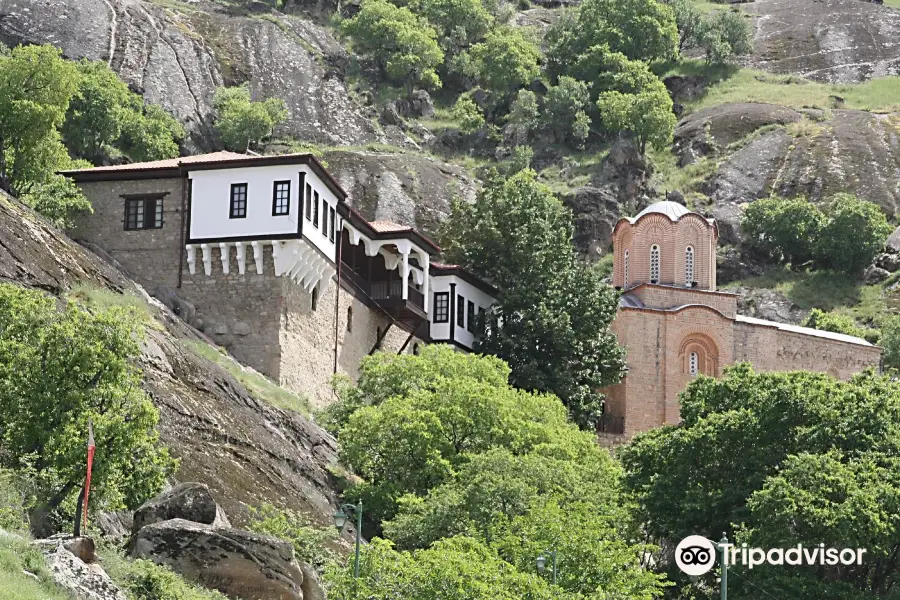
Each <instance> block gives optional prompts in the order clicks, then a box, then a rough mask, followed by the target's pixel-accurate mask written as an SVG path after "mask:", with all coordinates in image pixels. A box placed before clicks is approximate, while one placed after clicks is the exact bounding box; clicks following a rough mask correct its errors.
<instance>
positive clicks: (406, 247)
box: [396, 240, 412, 300]
mask: <svg viewBox="0 0 900 600" xmlns="http://www.w3.org/2000/svg"><path fill="white" fill-rule="evenodd" d="M396 245H397V251H398V252H399V253H400V256H401V257H402V259H403V260H402V261H401V262H400V277H402V278H403V288H402V289H403V294H402V298H403V299H404V300H408V299H409V253H410V252H411V251H412V242H410V241H409V240H397V242H396Z"/></svg>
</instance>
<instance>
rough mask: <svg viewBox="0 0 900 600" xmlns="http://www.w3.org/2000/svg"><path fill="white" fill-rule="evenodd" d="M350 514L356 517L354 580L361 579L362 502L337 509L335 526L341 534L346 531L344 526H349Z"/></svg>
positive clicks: (344, 505) (343, 505)
mask: <svg viewBox="0 0 900 600" xmlns="http://www.w3.org/2000/svg"><path fill="white" fill-rule="evenodd" d="M348 513H349V514H350V515H355V516H356V559H355V561H354V563H353V578H354V579H359V544H360V542H361V541H362V515H363V507H362V500H360V501H359V502H357V503H356V505H353V504H342V505H341V507H340V508H338V509H337V512H335V513H334V515H333V516H334V526H335V527H337V530H338V532H339V533H340V532H343V531H344V525H346V524H347V520H348V518H349V517H348Z"/></svg>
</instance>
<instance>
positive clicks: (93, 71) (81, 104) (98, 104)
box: [62, 59, 140, 163]
mask: <svg viewBox="0 0 900 600" xmlns="http://www.w3.org/2000/svg"><path fill="white" fill-rule="evenodd" d="M78 73H79V83H78V91H77V93H76V94H75V96H74V98H73V99H72V101H71V102H70V103H69V110H68V113H67V114H66V121H65V123H64V125H63V128H62V135H63V141H64V142H65V144H66V147H67V148H68V149H69V151H70V152H72V153H73V154H74V155H75V156H79V157H81V158H85V159H87V160H90V161H92V162H95V163H96V162H99V161H100V160H102V159H103V157H104V156H105V154H106V153H105V152H104V147H105V146H110V145H112V144H113V143H115V142H116V140H118V139H119V136H120V135H121V133H122V123H123V121H125V119H126V115H127V114H128V113H129V112H131V111H134V110H135V109H136V108H139V106H140V105H139V104H138V105H137V107H136V106H135V99H136V94H132V92H131V90H129V89H128V86H127V85H125V82H124V81H122V80H121V79H119V77H118V75H116V74H115V73H114V72H113V71H112V69H110V68H109V66H108V65H107V64H106V63H105V62H102V61H90V60H87V59H83V60H82V61H81V62H79V63H78Z"/></svg>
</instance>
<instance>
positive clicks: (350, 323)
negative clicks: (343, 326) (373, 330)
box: [347, 306, 353, 332]
mask: <svg viewBox="0 0 900 600" xmlns="http://www.w3.org/2000/svg"><path fill="white" fill-rule="evenodd" d="M347 331H348V332H351V331H353V307H352V306H348V307H347Z"/></svg>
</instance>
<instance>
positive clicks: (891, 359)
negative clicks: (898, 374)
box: [881, 316, 900, 371]
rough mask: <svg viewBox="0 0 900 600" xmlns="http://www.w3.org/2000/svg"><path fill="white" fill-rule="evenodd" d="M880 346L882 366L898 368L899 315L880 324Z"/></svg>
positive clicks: (899, 360)
mask: <svg viewBox="0 0 900 600" xmlns="http://www.w3.org/2000/svg"><path fill="white" fill-rule="evenodd" d="M881 346H882V347H883V348H884V354H882V361H883V364H884V368H885V369H890V370H892V371H898V370H900V317H896V316H895V317H891V318H890V319H887V320H886V321H885V323H884V324H883V325H882V326H881Z"/></svg>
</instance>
